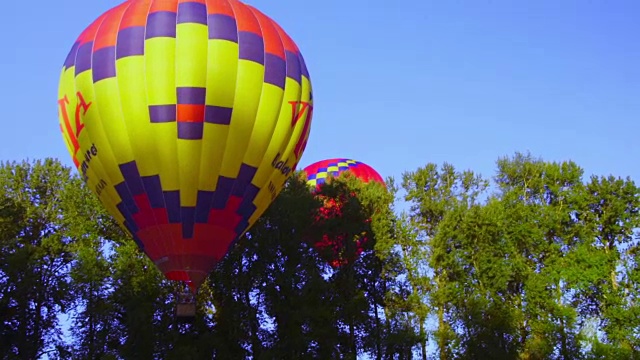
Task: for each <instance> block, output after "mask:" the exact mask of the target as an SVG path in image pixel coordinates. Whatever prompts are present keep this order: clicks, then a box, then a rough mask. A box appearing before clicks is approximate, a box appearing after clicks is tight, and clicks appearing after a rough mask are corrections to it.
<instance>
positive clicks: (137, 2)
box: [58, 0, 313, 304]
mask: <svg viewBox="0 0 640 360" xmlns="http://www.w3.org/2000/svg"><path fill="white" fill-rule="evenodd" d="M58 107H59V120H60V129H61V131H62V133H63V137H64V140H65V143H66V145H67V148H68V150H69V152H70V154H71V156H72V158H73V162H74V164H75V166H76V167H77V169H78V171H79V172H80V174H81V176H82V178H83V180H84V181H85V183H86V184H87V185H88V186H89V187H90V189H91V190H92V191H93V192H94V193H95V195H96V196H97V197H98V198H99V199H100V201H101V203H102V204H103V205H104V207H105V208H106V209H107V210H108V212H109V213H110V214H111V215H112V216H113V217H114V218H115V219H116V220H117V222H118V223H119V224H120V225H121V226H122V228H123V230H124V231H125V232H126V233H127V234H128V235H129V236H130V237H131V238H132V239H133V240H134V241H135V242H136V244H137V245H138V247H139V248H140V249H141V250H142V251H143V252H144V253H145V254H146V255H147V256H148V257H149V258H150V259H151V260H152V261H153V262H154V264H155V265H156V266H157V267H158V269H159V270H160V271H162V272H163V273H164V274H165V276H166V277H167V278H168V279H170V280H176V281H180V282H183V283H185V284H187V285H188V286H189V288H190V291H191V292H192V293H194V294H195V293H196V291H197V289H198V288H199V287H200V285H202V283H203V282H204V281H205V279H206V277H207V275H208V274H209V273H210V272H211V271H212V270H213V269H214V267H215V265H216V264H217V263H218V262H219V261H220V260H221V259H222V257H223V256H225V254H226V252H227V250H228V249H229V247H230V245H231V244H232V243H233V242H234V241H236V240H237V239H238V238H239V237H240V236H242V235H243V234H244V233H245V232H246V231H247V230H248V229H249V228H250V227H251V226H252V225H253V224H254V223H255V221H256V220H257V219H258V218H259V217H260V216H261V215H262V214H263V213H264V211H265V210H266V209H267V207H268V206H269V205H270V203H271V202H272V201H273V199H275V197H276V196H277V195H278V194H279V192H280V191H281V190H282V187H283V185H284V183H285V181H286V180H287V178H288V177H289V176H290V175H291V174H292V173H293V169H295V167H296V165H297V164H298V162H299V160H300V157H301V156H302V153H303V152H304V148H305V146H306V142H307V138H308V136H309V131H310V124H311V117H312V109H313V99H312V92H311V83H310V78H309V73H308V72H307V68H306V65H305V62H304V59H303V57H302V55H301V53H300V51H299V49H298V47H297V46H296V44H295V43H294V42H293V40H292V39H291V38H290V37H289V36H288V35H287V34H286V33H285V32H284V30H283V29H282V28H281V27H280V26H279V25H278V24H277V23H276V22H274V21H273V20H272V19H270V18H269V17H267V16H266V15H264V14H263V13H261V12H260V11H259V10H257V9H255V8H254V7H252V6H249V5H245V4H243V3H242V2H240V1H237V0H128V1H125V2H123V3H122V4H120V5H118V6H116V7H114V8H112V9H110V10H108V11H106V12H105V13H104V14H102V15H101V16H100V17H98V18H97V19H96V20H95V21H94V22H93V23H92V24H91V25H89V26H88V27H87V28H86V29H85V30H84V31H83V32H82V33H81V35H80V36H79V37H78V39H77V40H76V41H75V43H74V44H73V47H72V49H71V51H70V52H69V55H68V57H67V59H66V61H65V62H64V66H63V69H62V73H61V77H60V86H59V92H58ZM185 298H186V297H185ZM184 303H185V304H191V302H188V301H185V302H184Z"/></svg>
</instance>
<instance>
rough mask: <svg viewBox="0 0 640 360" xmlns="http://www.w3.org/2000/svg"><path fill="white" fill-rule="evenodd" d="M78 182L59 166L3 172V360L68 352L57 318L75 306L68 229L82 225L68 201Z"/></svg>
mask: <svg viewBox="0 0 640 360" xmlns="http://www.w3.org/2000/svg"><path fill="white" fill-rule="evenodd" d="M80 187H81V184H80V181H79V180H78V178H71V176H70V169H68V168H66V167H64V166H62V165H61V164H60V163H59V162H58V161H55V160H52V159H45V160H43V161H34V162H27V161H23V162H21V163H15V162H12V163H3V164H2V165H1V167H0V204H1V208H0V230H1V233H0V235H1V238H0V324H1V325H0V338H1V339H2V341H1V342H0V344H1V345H0V357H1V358H3V359H8V358H21V359H37V358H39V357H41V356H43V355H44V354H45V353H50V354H52V353H53V352H55V351H56V348H58V347H62V345H63V344H62V342H61V331H60V328H59V327H58V318H57V315H58V313H60V312H65V311H67V309H68V307H69V305H70V304H71V301H72V300H73V299H72V297H71V292H70V291H69V289H70V284H69V276H68V270H69V266H70V265H71V262H72V260H73V256H72V252H71V251H72V243H73V242H74V241H75V240H76V239H74V238H73V237H72V236H71V234H70V233H69V232H68V225H69V223H71V222H74V221H82V219H80V218H78V216H77V214H75V213H74V212H73V209H69V208H68V207H65V202H64V199H65V198H67V197H69V196H71V197H73V196H79V195H80V194H81V193H79V192H78V189H79V188H80Z"/></svg>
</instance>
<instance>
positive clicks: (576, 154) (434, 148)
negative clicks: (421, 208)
mask: <svg viewBox="0 0 640 360" xmlns="http://www.w3.org/2000/svg"><path fill="white" fill-rule="evenodd" d="M247 2H248V3H250V4H251V5H254V6H256V7H257V8H259V9H260V10H262V11H263V12H265V13H266V14H267V15H269V16H270V17H272V18H274V19H275V20H276V21H277V22H279V23H280V24H281V25H282V26H283V28H284V29H285V30H286V31H287V32H288V33H289V34H290V35H291V36H292V37H293V39H294V40H295V41H296V42H297V44H298V45H299V47H300V48H301V50H302V51H303V54H304V56H305V59H306V62H307V65H308V68H309V71H310V74H311V78H312V83H313V87H314V101H315V112H314V122H313V125H312V129H311V131H312V132H311V138H310V140H309V143H308V146H307V150H306V152H305V155H304V157H303V159H302V162H301V165H302V166H306V165H308V164H310V163H312V162H314V161H317V160H321V159H324V158H331V157H350V158H353V159H356V160H361V161H364V162H366V163H368V164H370V165H371V166H373V167H374V168H376V169H377V170H379V172H380V173H381V174H382V175H383V176H384V177H386V176H395V177H398V176H399V175H401V173H402V172H403V171H405V170H412V169H415V168H417V167H418V166H421V165H424V164H425V163H427V162H437V163H441V162H443V161H448V162H451V163H453V164H454V165H456V166H457V167H460V168H471V169H474V170H477V171H479V172H481V173H482V174H484V175H487V176H491V175H493V173H494V169H495V166H494V165H495V160H496V159H497V158H498V157H499V156H503V155H510V154H513V153H514V152H515V151H531V152H532V153H533V154H534V155H537V156H542V157H543V158H545V159H547V160H563V159H572V160H574V161H576V162H578V164H580V165H582V166H583V167H584V168H585V170H586V172H587V174H592V173H596V174H615V175H621V176H626V175H630V176H632V177H633V178H635V179H636V180H640V169H639V167H638V160H637V159H638V158H640V144H638V142H637V138H638V135H637V134H638V132H639V130H640V121H639V120H640V41H639V37H640V20H639V19H640V1H637V0H627V1H622V0H619V1H618V0H563V1H557V0H545V1H540V0H536V1H533V0H529V1H526V0H521V1H512V0H466V1H462V0H451V1H449V0H447V1H428V0H427V1H425V0H410V1H398V2H394V1H382V0H351V1H338V0H323V1H302V0H300V1H267V0H250V1H247ZM118 3H119V1H116V0H92V1H87V0H64V1H42V2H34V1H10V2H7V3H6V4H4V8H5V9H7V7H8V8H9V9H8V11H6V13H5V14H6V16H5V17H4V20H3V21H2V22H0V34H3V35H2V40H3V41H2V48H3V50H2V56H1V57H0V63H1V65H0V78H1V79H2V86H1V87H0V96H1V97H2V99H3V100H4V104H5V105H4V106H3V108H4V114H3V120H2V121H3V123H4V127H3V129H4V130H3V131H2V132H0V144H1V146H0V160H21V159H24V158H27V157H28V158H31V159H33V158H43V157H47V156H53V157H58V158H61V159H62V160H63V161H64V163H65V164H68V165H72V163H71V161H70V160H69V156H68V155H67V153H66V149H65V148H64V144H63V141H62V137H61V135H60V133H59V130H58V119H57V108H56V95H57V86H58V76H59V73H60V69H61V66H62V63H63V61H64V59H65V57H66V55H67V53H68V51H69V49H70V47H71V45H72V43H73V42H74V40H75V39H76V37H77V36H78V35H79V33H80V32H81V31H82V30H83V29H84V27H86V26H87V25H88V24H89V23H90V22H91V21H92V20H93V19H94V18H95V17H97V16H98V15H99V14H101V13H102V12H103V11H105V10H107V9H109V8H111V7H112V6H114V5H116V4H118Z"/></svg>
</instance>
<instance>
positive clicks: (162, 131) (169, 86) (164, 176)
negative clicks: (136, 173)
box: [144, 37, 180, 191]
mask: <svg viewBox="0 0 640 360" xmlns="http://www.w3.org/2000/svg"><path fill="white" fill-rule="evenodd" d="M144 51H145V56H144V57H145V69H146V83H147V102H148V105H168V104H176V103H177V95H176V80H175V78H176V66H175V65H176V64H175V52H176V39H174V38H166V37H158V38H152V39H147V40H145V49H144ZM151 125H152V126H153V129H154V130H155V131H154V133H153V135H154V137H155V138H156V148H155V159H156V161H157V163H158V167H159V175H160V181H161V182H162V188H163V190H165V191H167V190H178V189H180V181H179V175H178V155H177V147H178V146H177V141H176V139H177V138H178V128H177V126H176V123H175V122H171V123H155V124H151Z"/></svg>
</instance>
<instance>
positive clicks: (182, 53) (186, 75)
mask: <svg viewBox="0 0 640 360" xmlns="http://www.w3.org/2000/svg"><path fill="white" fill-rule="evenodd" d="M208 37H209V36H208V28H207V26H206V25H202V24H194V23H184V24H178V25H177V27H176V40H175V47H176V59H175V63H176V86H177V87H205V85H206V84H207V76H206V74H207V55H208V51H207V42H208V41H209V39H208Z"/></svg>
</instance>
